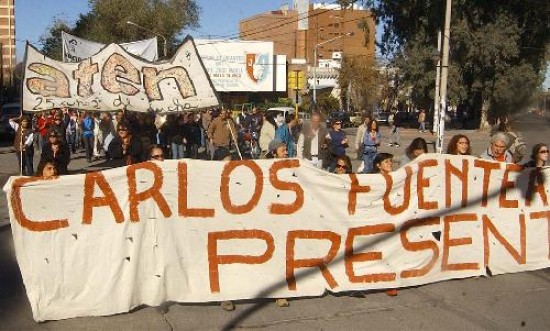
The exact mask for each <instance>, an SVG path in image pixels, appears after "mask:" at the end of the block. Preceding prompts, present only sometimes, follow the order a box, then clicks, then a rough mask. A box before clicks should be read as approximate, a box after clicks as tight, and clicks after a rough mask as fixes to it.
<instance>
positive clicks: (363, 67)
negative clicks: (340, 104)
mask: <svg viewBox="0 0 550 331" xmlns="http://www.w3.org/2000/svg"><path fill="white" fill-rule="evenodd" d="M381 83H382V80H381V76H380V73H379V68H378V66H377V64H376V62H375V61H374V60H373V59H371V58H370V57H368V56H355V57H349V56H345V55H344V58H343V59H342V67H341V68H340V71H339V75H338V85H340V86H341V88H342V90H343V91H345V92H346V93H349V91H348V90H347V89H349V88H350V87H351V99H352V102H353V106H354V107H355V108H356V109H372V108H374V107H376V106H377V105H378V104H379V103H380V91H381V90H380V85H381ZM343 95H344V93H343Z"/></svg>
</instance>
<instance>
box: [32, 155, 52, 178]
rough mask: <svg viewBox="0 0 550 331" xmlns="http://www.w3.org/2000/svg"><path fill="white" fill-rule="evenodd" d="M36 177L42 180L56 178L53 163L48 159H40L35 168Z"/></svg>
mask: <svg viewBox="0 0 550 331" xmlns="http://www.w3.org/2000/svg"><path fill="white" fill-rule="evenodd" d="M36 176H37V177H42V178H44V179H50V178H53V177H55V176H57V166H56V164H55V161H53V160H49V159H42V160H40V163H38V168H36Z"/></svg>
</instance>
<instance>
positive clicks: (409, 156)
mask: <svg viewBox="0 0 550 331" xmlns="http://www.w3.org/2000/svg"><path fill="white" fill-rule="evenodd" d="M424 153H428V143H426V140H424V139H423V138H420V137H418V138H414V139H413V141H412V142H411V144H410V145H409V146H408V147H407V148H406V149H405V155H403V158H402V160H401V166H403V165H405V164H407V163H409V162H411V161H412V160H414V159H416V158H417V157H418V156H420V155H422V154H424Z"/></svg>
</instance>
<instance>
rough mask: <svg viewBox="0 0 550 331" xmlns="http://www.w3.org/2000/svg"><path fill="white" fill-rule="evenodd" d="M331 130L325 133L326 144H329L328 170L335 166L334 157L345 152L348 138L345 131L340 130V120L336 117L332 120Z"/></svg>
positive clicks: (332, 170)
mask: <svg viewBox="0 0 550 331" xmlns="http://www.w3.org/2000/svg"><path fill="white" fill-rule="evenodd" d="M331 127H332V128H331V130H329V131H328V134H327V135H326V137H325V138H326V140H327V145H328V146H329V153H330V154H329V158H328V159H329V160H330V161H329V162H330V163H329V165H328V168H329V172H334V167H335V166H336V158H337V157H338V156H341V155H345V154H346V148H347V147H348V138H347V137H346V133H345V132H344V130H342V121H340V120H338V119H334V120H332V123H331Z"/></svg>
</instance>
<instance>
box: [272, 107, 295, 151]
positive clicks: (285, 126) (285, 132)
mask: <svg viewBox="0 0 550 331" xmlns="http://www.w3.org/2000/svg"><path fill="white" fill-rule="evenodd" d="M275 123H276V124H277V128H276V129H275V139H279V140H281V141H282V142H284V143H285V144H286V148H287V149H288V155H289V156H290V157H294V136H293V135H292V129H293V128H294V126H295V125H296V120H295V119H294V118H293V119H291V120H290V121H288V123H287V122H286V120H285V118H284V116H283V115H282V114H277V117H276V118H275Z"/></svg>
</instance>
